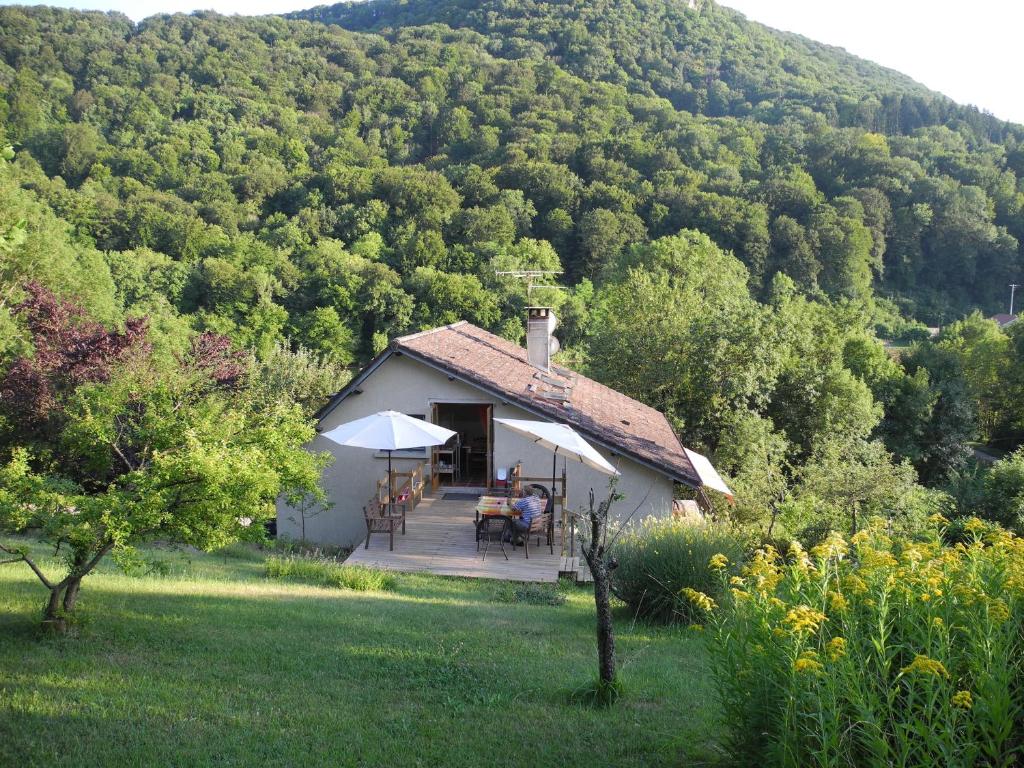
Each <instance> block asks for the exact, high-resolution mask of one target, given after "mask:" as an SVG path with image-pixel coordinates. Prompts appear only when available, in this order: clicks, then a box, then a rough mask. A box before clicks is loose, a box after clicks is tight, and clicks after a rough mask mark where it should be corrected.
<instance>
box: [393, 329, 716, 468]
mask: <svg viewBox="0 0 1024 768" xmlns="http://www.w3.org/2000/svg"><path fill="white" fill-rule="evenodd" d="M391 348H392V350H393V351H395V352H400V353H403V354H407V355H409V356H411V357H413V358H417V359H419V360H421V361H423V362H426V363H427V364H429V365H433V366H435V367H437V368H440V369H442V370H444V371H446V372H448V373H450V374H452V375H454V376H456V377H457V378H460V379H462V380H464V381H466V382H468V383H470V384H474V385H476V386H479V387H481V388H482V389H486V390H488V391H490V392H491V393H492V394H495V395H498V396H499V397H501V398H502V399H504V400H507V401H509V402H511V403H515V404H516V405H520V406H522V407H524V408H525V409H527V410H530V411H534V412H535V413H537V414H538V415H540V416H543V417H546V418H549V419H551V420H553V421H561V422H565V423H566V424H569V425H571V426H572V427H574V428H575V429H577V430H578V431H580V432H581V433H582V434H584V435H585V436H587V437H590V438H592V439H593V440H595V441H596V442H599V443H603V444H604V445H605V446H607V447H608V448H610V449H612V450H613V451H616V452H617V453H621V454H623V455H625V456H629V457H631V458H633V459H635V460H638V461H640V462H641V463H643V464H646V465H648V466H650V467H652V468H654V469H657V470H659V471H660V472H662V473H664V474H666V475H669V476H671V477H672V478H674V479H676V480H678V481H680V482H682V483H685V484H687V485H690V486H693V487H696V486H699V485H700V484H701V480H700V478H699V477H698V475H697V472H696V470H695V469H694V467H693V464H692V463H691V462H690V460H689V459H688V458H687V456H686V453H685V451H684V450H683V446H682V445H681V444H680V443H679V439H678V438H677V437H676V435H675V433H674V432H673V431H672V428H671V427H670V426H669V423H668V420H667V419H666V418H665V416H664V414H662V413H661V412H659V411H656V410H655V409H653V408H651V407H649V406H646V405H644V404H643V403H639V402H637V401H636V400H634V399H633V398H631V397H627V396H626V395H623V394H622V393H620V392H616V391H615V390H614V389H610V388H609V387H606V386H604V385H603V384H598V383H597V382H596V381H594V380H592V379H588V378H587V377H586V376H581V375H580V374H578V373H575V372H573V371H569V370H566V369H564V368H558V367H555V366H552V368H551V372H550V373H545V372H544V371H541V370H539V369H537V368H534V367H533V366H532V365H530V363H529V362H528V361H527V358H526V350H525V349H524V348H522V347H520V346H519V345H517V344H513V343H512V342H510V341H507V340H505V339H503V338H501V337H500V336H495V335H494V334H493V333H488V332H487V331H485V330H483V329H481V328H477V327H476V326H475V325H471V324H470V323H467V322H460V323H454V324H453V325H446V326H443V327H441V328H435V329H433V330H430V331H423V332H422V333H416V334H413V335H411V336H403V337H401V338H398V339H395V340H394V341H393V342H392V345H391Z"/></svg>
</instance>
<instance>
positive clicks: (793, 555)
mask: <svg viewBox="0 0 1024 768" xmlns="http://www.w3.org/2000/svg"><path fill="white" fill-rule="evenodd" d="M787 554H788V555H789V559H790V560H792V561H793V565H795V566H796V567H797V568H798V569H799V570H801V571H807V570H808V569H809V568H810V567H811V558H809V557H808V556H807V553H806V552H804V548H803V547H801V546H800V542H799V541H792V542H790V544H789V552H788V553H787Z"/></svg>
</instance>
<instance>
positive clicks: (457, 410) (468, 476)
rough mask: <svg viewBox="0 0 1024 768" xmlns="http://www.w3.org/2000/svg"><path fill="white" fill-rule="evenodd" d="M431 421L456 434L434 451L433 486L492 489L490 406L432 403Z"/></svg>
mask: <svg viewBox="0 0 1024 768" xmlns="http://www.w3.org/2000/svg"><path fill="white" fill-rule="evenodd" d="M433 421H434V423H435V424H437V425H439V426H442V427H446V428H448V429H450V430H452V431H453V432H455V433H456V437H454V438H452V440H451V441H449V442H448V443H447V444H446V445H444V446H439V447H438V448H435V449H434V457H433V459H434V466H435V470H434V485H435V487H436V486H438V485H462V486H474V487H483V488H490V486H491V453H492V449H493V443H492V440H491V406H490V404H485V403H434V406H433Z"/></svg>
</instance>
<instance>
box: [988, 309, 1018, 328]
mask: <svg viewBox="0 0 1024 768" xmlns="http://www.w3.org/2000/svg"><path fill="white" fill-rule="evenodd" d="M989 320H993V321H995V324H996V325H998V326H999V327H1000V328H1005V327H1006V326H1008V325H1013V324H1014V323H1016V322H1017V315H1008V314H1006V313H1005V312H1000V313H999V314H998V315H992V317H990V318H989Z"/></svg>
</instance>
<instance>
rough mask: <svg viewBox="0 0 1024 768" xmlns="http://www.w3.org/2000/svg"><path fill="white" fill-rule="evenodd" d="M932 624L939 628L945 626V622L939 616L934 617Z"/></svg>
mask: <svg viewBox="0 0 1024 768" xmlns="http://www.w3.org/2000/svg"><path fill="white" fill-rule="evenodd" d="M932 624H934V625H935V626H936V627H941V626H942V625H943V624H945V622H944V621H943V620H942V617H941V616H936V617H935V618H934V619H932Z"/></svg>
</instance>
